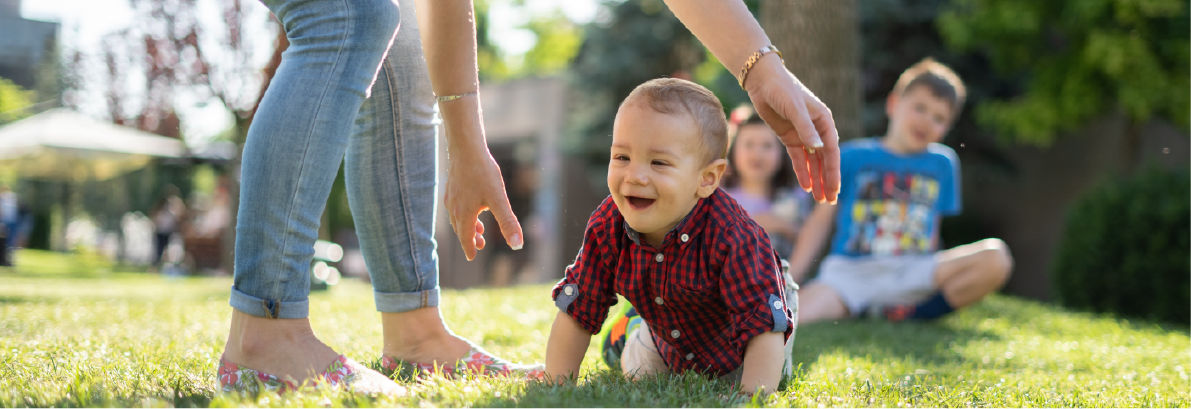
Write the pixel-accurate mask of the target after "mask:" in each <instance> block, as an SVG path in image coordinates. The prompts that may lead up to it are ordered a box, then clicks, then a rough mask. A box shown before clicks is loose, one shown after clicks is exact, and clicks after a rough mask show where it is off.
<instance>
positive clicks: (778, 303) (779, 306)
mask: <svg viewBox="0 0 1191 409" xmlns="http://www.w3.org/2000/svg"><path fill="white" fill-rule="evenodd" d="M773 308H777V309H779V310H780V309H782V302H781V301H778V300H773Z"/></svg>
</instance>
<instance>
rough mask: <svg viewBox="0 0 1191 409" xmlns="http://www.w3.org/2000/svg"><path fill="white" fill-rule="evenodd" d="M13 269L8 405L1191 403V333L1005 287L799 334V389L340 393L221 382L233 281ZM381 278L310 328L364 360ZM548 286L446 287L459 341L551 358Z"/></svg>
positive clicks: (689, 383)
mask: <svg viewBox="0 0 1191 409" xmlns="http://www.w3.org/2000/svg"><path fill="white" fill-rule="evenodd" d="M17 257H18V258H17V262H18V263H19V264H18V267H17V268H15V269H5V268H2V267H0V275H3V277H4V285H0V407H14V406H44V407H48V406H54V407H104V406H119V407H132V406H135V407H162V406H174V407H193V406H199V407H206V406H212V407H244V406H252V407H412V408H418V407H444V406H445V407H742V406H747V407H758V406H766V407H819V406H827V407H902V406H914V407H923V406H925V407H960V406H963V407H1026V406H1029V407H1056V406H1064V407H1187V406H1188V405H1191V391H1189V390H1188V388H1187V382H1188V371H1189V370H1191V368H1188V365H1189V364H1188V362H1189V361H1191V350H1188V348H1187V345H1188V343H1189V342H1191V339H1189V338H1188V336H1187V332H1186V329H1185V328H1180V329H1170V328H1162V327H1159V326H1156V325H1153V324H1145V323H1141V324H1139V323H1130V322H1128V321H1121V320H1116V319H1113V318H1108V317H1101V316H1095V315H1092V314H1087V313H1071V312H1066V311H1063V310H1062V309H1060V308H1056V307H1054V306H1050V305H1046V304H1042V303H1037V302H1031V301H1024V300H1019V299H1014V298H1010V297H1004V296H993V297H990V298H988V299H985V300H984V301H981V302H980V303H978V304H976V305H974V306H972V307H970V308H967V309H964V310H962V311H960V312H958V313H956V314H953V315H950V316H948V317H947V318H945V319H942V320H940V321H937V322H934V323H906V324H891V323H884V322H882V323H871V322H846V321H843V322H839V323H822V324H817V325H807V326H803V327H800V328H799V329H798V336H797V339H796V343H795V350H794V356H795V360H796V361H797V362H799V363H800V364H801V371H799V372H798V373H797V374H796V376H795V378H794V379H793V380H792V381H791V382H790V383H789V385H788V387H787V388H786V389H785V390H784V391H782V392H779V393H777V394H774V395H771V396H769V397H765V398H757V399H756V400H751V399H749V398H745V397H742V396H740V395H735V394H733V393H732V388H733V387H732V385H731V384H729V383H727V382H720V381H715V380H709V379H707V378H704V377H701V376H697V375H694V374H686V375H683V376H677V377H668V376H661V377H651V378H647V379H645V380H642V381H639V382H630V381H627V380H626V379H625V378H624V377H623V376H621V375H620V374H619V373H618V372H616V371H611V370H609V369H608V368H607V367H606V366H604V364H603V363H602V362H601V360H600V359H599V354H597V353H596V351H595V344H596V343H594V342H593V343H592V345H591V346H590V348H589V349H588V352H587V356H586V358H585V359H584V362H583V368H582V380H581V382H580V383H579V384H578V385H566V386H547V385H544V384H537V383H529V382H522V381H518V380H511V379H501V378H496V379H491V378H489V379H461V380H445V379H430V380H427V381H424V382H420V383H417V384H414V383H407V384H406V386H408V387H410V388H411V390H412V391H413V395H411V396H408V397H400V398H399V397H379V398H377V397H368V396H363V395H354V394H351V393H346V392H342V391H334V390H326V389H323V390H304V391H298V392H295V393H292V394H287V395H284V396H278V395H276V394H268V393H266V394H262V395H261V396H258V397H252V396H237V395H222V394H218V393H216V392H215V389H214V388H215V385H216V378H215V376H216V373H215V364H216V362H217V361H218V359H219V356H220V354H221V352H222V349H223V343H224V341H225V340H226V339H227V330H228V316H229V314H230V312H231V309H230V308H229V307H228V305H227V299H228V291H229V290H228V289H229V288H231V281H232V280H231V278H230V277H223V278H209V277H207V278H199V277H195V278H170V277H162V276H158V275H145V274H143V273H129V272H124V271H123V270H122V269H121V268H119V267H118V266H110V265H99V266H96V265H91V264H88V263H86V262H83V261H80V260H79V259H77V258H74V257H70V256H67V255H62V254H58V253H50V252H36V251H21V252H18V254H17ZM371 294H372V288H371V287H370V286H369V285H368V284H366V283H363V282H361V281H359V280H354V279H348V280H344V281H343V282H341V283H340V284H339V285H338V286H335V287H333V288H332V289H331V290H330V291H327V292H319V293H316V294H312V295H311V299H310V309H311V324H312V326H313V327H314V330H315V333H317V334H318V335H319V336H320V337H321V338H322V339H323V340H324V341H325V342H327V343H328V344H329V345H330V346H331V347H333V348H335V349H336V350H337V351H340V352H342V353H344V354H346V355H347V356H348V357H350V358H352V359H355V360H356V361H358V362H361V363H365V364H368V363H370V362H372V361H373V359H374V358H375V357H377V354H379V353H380V350H381V346H382V337H381V326H380V325H377V322H378V321H377V319H378V315H377V313H376V307H375V305H374V304H373V301H372V296H371ZM548 294H549V287H548V286H542V285H536V286H525V287H517V288H505V289H482V290H466V291H453V290H444V291H443V295H442V297H443V302H442V304H441V306H440V308H441V310H442V314H443V317H444V318H445V320H446V321H447V322H448V323H449V324H450V325H451V328H452V329H453V330H454V331H455V332H456V333H458V334H459V335H460V336H463V337H466V338H468V339H470V340H473V341H475V342H477V343H479V344H480V345H482V346H483V347H484V348H485V349H488V350H489V351H492V352H493V353H496V354H500V355H502V356H505V357H507V358H510V359H512V360H516V361H521V362H541V360H542V359H543V357H544V356H545V355H544V354H545V344H546V335H547V334H548V333H549V330H550V324H551V322H552V321H553V319H554V316H555V314H556V312H557V308H555V307H554V305H553V303H551V301H550V297H549V295H548Z"/></svg>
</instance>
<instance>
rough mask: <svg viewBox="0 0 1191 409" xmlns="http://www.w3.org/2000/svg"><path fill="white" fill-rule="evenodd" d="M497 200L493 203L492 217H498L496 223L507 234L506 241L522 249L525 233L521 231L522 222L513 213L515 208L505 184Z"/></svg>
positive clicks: (513, 247) (514, 248) (516, 248)
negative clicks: (510, 203)
mask: <svg viewBox="0 0 1191 409" xmlns="http://www.w3.org/2000/svg"><path fill="white" fill-rule="evenodd" d="M499 192H500V194H499V195H497V197H496V200H495V201H494V203H491V204H492V207H491V208H490V210H492V217H494V218H496V224H497V225H499V226H500V232H501V234H504V236H505V242H506V243H508V244H509V247H510V248H512V249H513V250H521V247H522V246H524V245H525V235H524V234H522V232H521V222H519V221H517V215H515V214H513V208H512V207H510V206H509V196H508V195H507V194H505V190H504V186H501V189H500V190H499Z"/></svg>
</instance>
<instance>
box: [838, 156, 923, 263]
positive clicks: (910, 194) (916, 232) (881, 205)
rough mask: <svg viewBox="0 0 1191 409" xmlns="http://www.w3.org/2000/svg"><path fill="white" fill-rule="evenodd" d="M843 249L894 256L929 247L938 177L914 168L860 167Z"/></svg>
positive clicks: (920, 251)
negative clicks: (879, 168)
mask: <svg viewBox="0 0 1191 409" xmlns="http://www.w3.org/2000/svg"><path fill="white" fill-rule="evenodd" d="M856 181H857V182H858V183H857V192H856V201H855V202H853V204H852V208H851V209H849V210H850V211H851V216H852V223H851V231H850V232H849V233H850V234H849V239H848V241H847V243H846V244H845V248H846V251H847V252H848V253H850V254H854V255H873V256H898V255H910V254H927V253H930V252H932V251H933V247H932V246H931V238H932V234H933V232H934V218H933V217H932V216H931V209H933V208H934V206H935V201H936V200H937V199H938V198H939V181H938V180H936V179H935V178H933V177H930V176H927V175H923V174H920V173H916V172H904V173H901V172H893V171H877V170H861V171H860V172H858V173H857V175H856Z"/></svg>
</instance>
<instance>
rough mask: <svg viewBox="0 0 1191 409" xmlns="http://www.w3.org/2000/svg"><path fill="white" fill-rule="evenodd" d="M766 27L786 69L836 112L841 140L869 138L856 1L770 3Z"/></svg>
mask: <svg viewBox="0 0 1191 409" xmlns="http://www.w3.org/2000/svg"><path fill="white" fill-rule="evenodd" d="M761 26H762V27H763V28H765V32H766V33H767V34H768V35H769V39H770V40H771V41H773V44H774V45H775V46H777V48H778V49H779V50H781V51H782V53H783V54H784V55H785V58H786V67H787V68H789V69H790V71H791V72H793V73H794V75H796V76H797V77H798V78H799V79H800V80H802V82H803V83H804V84H806V86H807V87H808V88H810V90H811V91H813V92H814V93H815V95H817V96H818V97H819V99H821V100H822V101H823V103H824V104H827V107H828V108H831V113H832V117H833V118H834V119H835V126H836V128H837V129H838V130H839V135H840V138H841V139H850V138H857V137H861V136H864V135H862V133H863V132H864V121H863V119H864V118H863V112H864V111H863V107H864V104H863V96H862V94H861V93H862V89H861V86H860V85H861V84H860V78H861V77H860V20H859V17H858V15H857V2H856V0H818V1H796V0H765V1H763V2H762V3H761Z"/></svg>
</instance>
